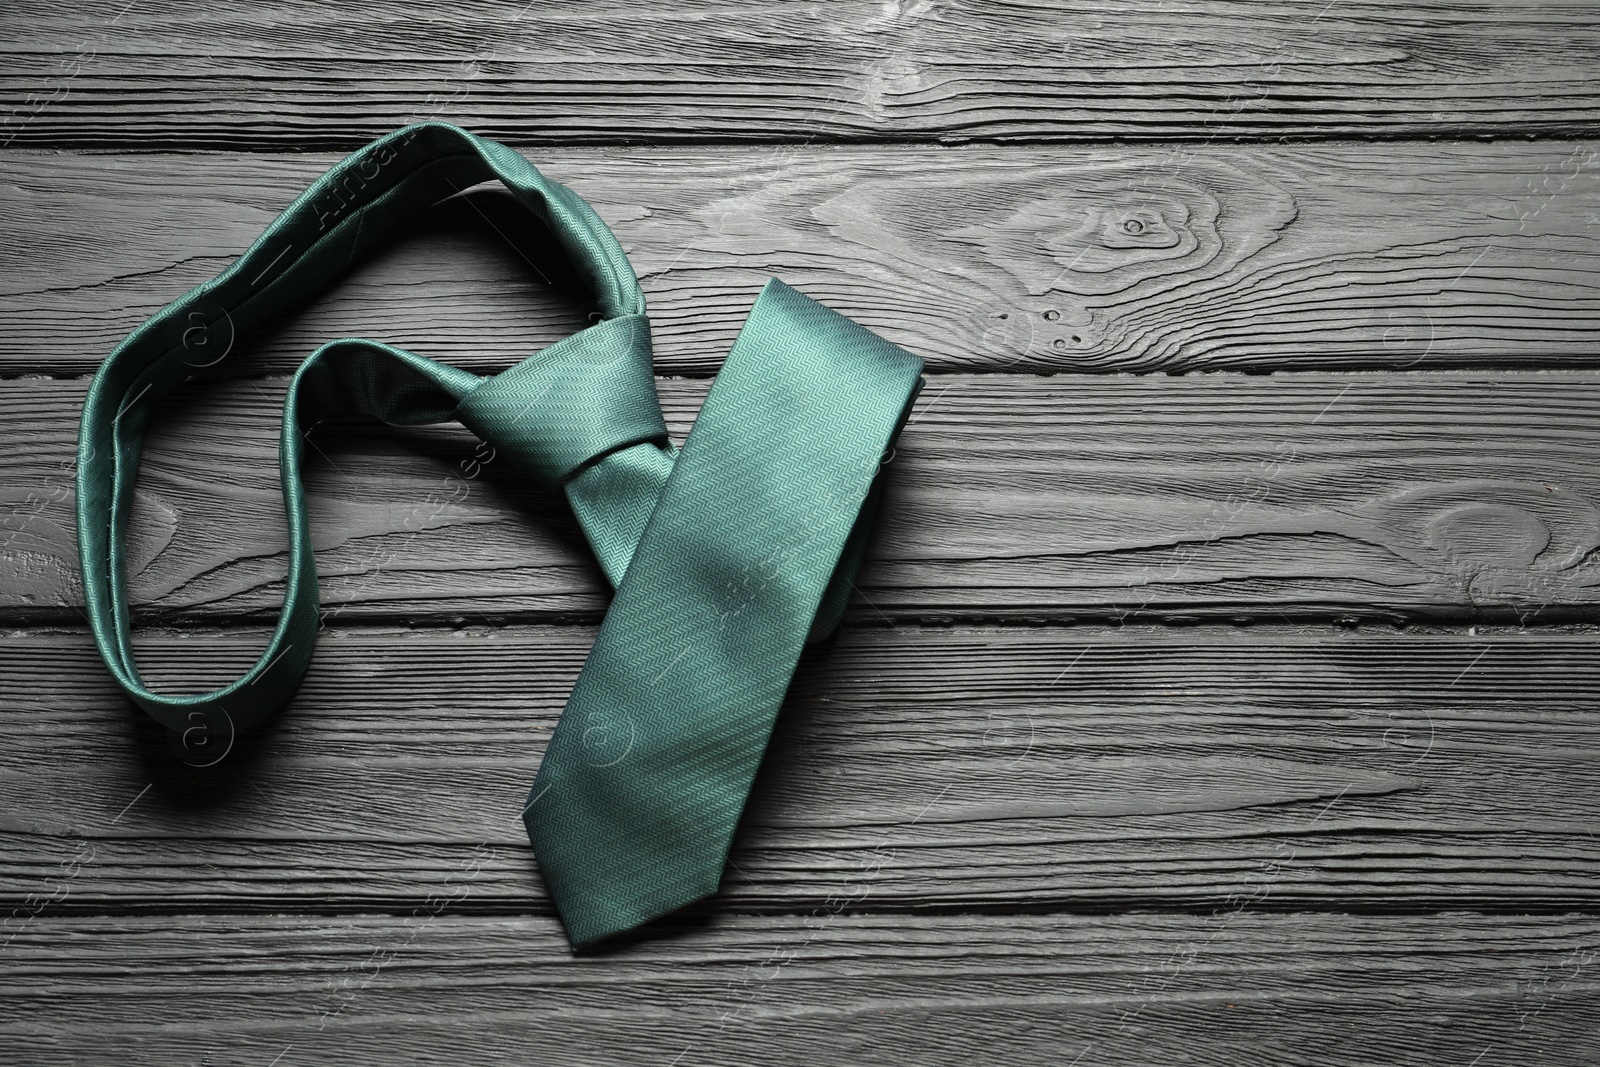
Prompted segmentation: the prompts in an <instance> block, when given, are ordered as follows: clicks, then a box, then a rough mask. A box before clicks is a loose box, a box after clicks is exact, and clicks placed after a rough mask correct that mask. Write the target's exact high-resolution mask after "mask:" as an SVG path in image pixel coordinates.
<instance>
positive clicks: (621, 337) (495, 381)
mask: <svg viewBox="0 0 1600 1067" xmlns="http://www.w3.org/2000/svg"><path fill="white" fill-rule="evenodd" d="M454 417H455V418H456V419H457V420H458V421H460V422H461V423H462V424H463V425H464V426H466V427H467V428H468V429H470V430H471V431H472V432H473V433H475V434H477V435H478V436H479V437H481V438H483V440H485V441H486V442H488V443H489V444H490V445H491V446H493V448H494V449H495V451H496V453H497V454H499V455H502V456H504V457H505V458H507V459H509V460H511V461H512V462H513V463H514V464H516V466H517V467H518V468H519V469H520V470H522V471H523V472H524V473H525V474H527V475H528V476H529V477H530V478H533V479H534V480H535V481H537V482H539V483H540V484H541V485H544V486H545V487H546V488H549V489H556V488H559V487H561V486H564V485H566V484H567V482H568V481H570V480H571V479H572V478H573V476H574V475H576V474H577V473H578V472H579V471H580V470H582V469H583V468H584V467H586V466H588V465H589V464H591V463H593V462H594V461H595V460H597V459H600V458H601V457H604V456H607V455H609V454H611V453H613V452H616V451H618V450H619V449H624V448H627V447H629V446H631V445H637V444H641V443H645V442H650V443H655V444H658V445H664V444H665V443H666V440H667V426H666V423H665V422H664V421H662V418H661V404H660V402H659V401H658V400H657V398H656V383H655V374H654V371H653V369H652V365H651V359H650V326H649V322H648V321H647V320H646V318H645V317H644V316H643V315H625V316H622V317H620V318H615V319H608V320H606V321H604V322H601V323H599V324H598V325H596V326H592V327H590V328H589V329H587V330H584V331H582V332H581V333H577V334H574V335H573V336H571V337H568V338H566V339H565V340H562V341H558V342H557V343H555V344H553V345H551V346H550V347H549V348H546V349H544V350H543V351H541V352H539V353H538V354H537V355H534V356H531V357H529V358H528V359H525V360H523V361H522V362H521V363H518V364H517V365H516V366H515V367H512V368H511V369H510V370H507V371H504V372H502V373H500V374H497V375H495V376H494V377H492V378H489V379H486V380H485V381H484V382H483V384H481V385H479V386H478V387H477V388H476V389H474V390H472V391H471V392H470V393H468V394H467V395H466V396H465V397H463V398H462V400H461V403H460V405H459V406H458V407H457V408H456V410H455V416H454Z"/></svg>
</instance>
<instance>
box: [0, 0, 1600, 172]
mask: <svg viewBox="0 0 1600 1067" xmlns="http://www.w3.org/2000/svg"><path fill="white" fill-rule="evenodd" d="M1592 16H1593V10H1592V7H1591V5H1590V4H1588V3H1585V2H1582V0H1568V2H1566V3H1550V2H1538V3H1534V2H1529V0H1521V2H1514V3H1496V4H1487V5H1486V4H1474V3H1467V2H1463V0H1448V2H1440V0H1432V2H1418V3H1409V4H1406V5H1404V6H1396V5H1393V4H1385V3H1379V2H1374V0H1340V2H1338V3H1327V2H1326V0H1295V2H1275V3H1260V4H1248V5H1243V4H1230V3H1226V2H1222V0H1180V2H1174V3H1167V2H1164V3H1161V4H1158V5H1119V4H1094V5H1089V4H1084V3H1061V2H1053V3H1052V2H1041V3H1029V4H983V3H972V2H961V0H888V2H879V0H842V2H830V3H823V4H810V5H804V6H793V5H784V6H781V7H777V8H769V7H765V6H761V5H752V4H746V3H741V2H738V0H719V2H716V3H709V4H707V3H694V4H686V3H669V4H657V5H650V6H642V5H636V4H625V3H596V4H582V5H561V4H532V3H529V2H528V0H493V2H484V3H478V4H474V5H471V6H470V7H461V6H458V5H452V6H450V7H448V8H447V9H443V10H436V9H434V8H427V9H420V10H419V9H418V8H417V7H415V6H414V5H411V4H406V3H402V2H400V0H385V2H380V3H364V4H361V5H358V6H351V5H339V4H324V3H317V2H313V0H282V2H276V3H273V4H271V5H269V6H259V5H253V4H241V3H226V4H217V3H210V2H205V3H203V2H200V0H180V2H172V3H166V4H161V5H156V4H145V5H141V6H140V7H139V8H137V9H135V10H133V11H132V12H130V11H129V10H128V9H127V5H125V4H123V3H121V2H103V3H97V4H96V5H94V6H93V8H91V9H88V10H86V9H84V8H81V7H76V6H71V7H63V6H61V5H59V4H51V3H47V2H45V0H14V2H12V3H10V4H8V5H7V8H6V10H5V13H4V15H3V16H0V27H3V29H0V40H3V41H4V42H5V43H4V46H3V50H0V71H3V75H0V108H3V111H4V113H5V120H4V122H3V123H0V138H9V139H11V140H12V141H14V142H15V143H26V144H45V145H52V146H68V145H74V146H122V145H129V144H132V145H137V146H138V147H140V148H147V147H155V146H160V147H174V146H176V147H188V146H192V145H197V144H198V145H204V146H207V147H217V146H238V147H250V148H261V147H274V146H279V145H292V146H295V147H300V146H305V145H333V146H339V147H349V146H351V145H353V144H354V143H357V142H360V141H363V140H366V139H369V138H371V137H372V136H374V135H376V134H378V133H381V132H384V131H387V130H389V129H393V128H394V127H396V126H399V125H401V124H403V123H406V122H410V121H415V120H418V119H422V118H443V119H450V120H453V121H457V122H461V123H464V124H466V125H469V126H472V127H474V128H476V129H479V130H481V131H483V132H484V133H487V134H490V135H493V136H502V137H510V138H513V139H515V140H517V141H521V142H527V143H556V144H566V143H573V142H617V141H628V142H632V141H641V140H647V141H706V140H719V141H740V140H761V141H768V140H790V141H792V140H800V139H806V140H818V141H824V140H825V141H851V140H862V139H872V140H902V141H905V140H911V141H943V142H962V141H1010V140H1020V139H1028V140H1043V139H1050V140H1072V141H1082V140H1086V139H1102V140H1103V139H1118V138H1134V139H1151V138H1184V139H1191V140H1210V139H1213V138H1218V137H1237V138H1262V139H1271V140H1277V139H1278V138H1280V137H1286V136H1287V137H1295V136H1307V135H1312V136H1328V135H1358V136H1360V135H1365V136H1379V137H1392V136H1396V135H1406V136H1420V135H1435V136H1437V135H1444V136H1461V135H1466V136H1480V135H1486V134H1488V135H1502V136H1513V137H1522V136H1526V135H1528V134H1530V133H1533V134H1544V135H1550V134H1571V133H1573V132H1583V133H1590V134H1592V133H1593V132H1594V130H1595V129H1596V124H1597V123H1600V103H1597V100H1596V98H1595V94H1594V82H1595V79H1596V77H1597V76H1600V58H1597V57H1600V30H1597V28H1596V23H1595V20H1594V19H1593V17H1592Z"/></svg>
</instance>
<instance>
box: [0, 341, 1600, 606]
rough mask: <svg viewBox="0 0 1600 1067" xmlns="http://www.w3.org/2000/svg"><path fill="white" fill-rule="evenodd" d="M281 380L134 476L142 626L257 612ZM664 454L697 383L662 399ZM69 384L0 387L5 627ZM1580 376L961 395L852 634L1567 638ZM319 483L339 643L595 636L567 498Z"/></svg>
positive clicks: (1584, 400)
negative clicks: (409, 626) (1489, 631)
mask: <svg viewBox="0 0 1600 1067" xmlns="http://www.w3.org/2000/svg"><path fill="white" fill-rule="evenodd" d="M283 384H284V383H283V381H282V380H260V379H250V380H227V381H221V382H211V383H204V384H199V385H195V386H193V387H191V388H190V391H189V392H188V393H187V394H185V395H183V396H182V397H181V398H179V399H176V400H174V401H173V402H172V403H170V404H169V405H168V407H167V408H166V411H167V414H166V415H165V416H164V417H162V418H161V419H160V420H159V423H160V426H161V429H160V430H159V431H158V432H157V433H156V434H154V435H153V436H152V439H151V442H150V446H149V448H148V449H147V452H146V464H145V466H144V468H143V469H142V472H141V475H140V477H141V481H140V483H139V484H140V488H139V490H138V496H137V500H138V506H137V507H136V509H135V518H134V522H133V525H132V527H131V535H130V538H129V543H130V546H131V567H130V578H131V588H132V591H133V594H134V598H135V602H136V605H137V606H138V608H139V609H140V613H141V616H142V617H144V618H146V619H150V620H169V621H181V620H189V621H195V620H225V619H236V618H247V619H254V620H263V619H269V618H275V617H276V613H277V610H278V606H279V604H280V602H281V597H282V589H281V583H282V579H283V575H284V573H285V560H286V543H287V538H286V534H285V532H284V529H283V520H282V517H281V516H282V500H281V495H280V492H281V491H280V487H279V484H278V472H277V462H276V455H277V434H278V420H279V418H280V415H279V406H280V402H281V396H282V390H283ZM661 387H662V393H663V397H664V401H665V407H666V410H667V412H668V418H669V423H670V425H671V426H672V428H673V430H674V432H675V433H676V434H678V435H681V434H682V433H683V432H684V431H685V430H686V428H687V425H688V423H689V421H690V419H691V418H692V417H693V414H694V412H695V411H696V410H697V408H698V405H699V403H700V402H701V400H702V398H703V397H704V394H705V390H706V383H705V382H704V381H702V380H681V379H666V380H663V381H662V382H661ZM84 388H85V386H84V383H83V382H82V381H81V380H77V381H61V380H49V379H38V378H32V379H13V380H10V381H7V382H3V383H0V419H3V420H4V424H5V425H6V426H7V427H8V428H9V431H10V432H9V433H8V434H7V435H5V436H4V437H3V438H0V504H3V505H4V506H5V508H6V512H5V516H4V517H5V522H4V528H3V538H4V540H3V541H0V576H3V581H0V611H3V613H4V614H3V617H4V618H5V619H8V620H11V621H35V622H78V621H80V620H81V615H80V614H79V611H78V604H79V603H80V594H79V579H78V560H77V550H76V541H75V533H74V526H73V521H74V520H73V514H72V476H71V463H72V456H73V445H74V440H75V433H76V420H77V415H78V408H79V405H80V403H81V398H82V395H83V391H84ZM1597 427H1600V376H1597V375H1596V374H1594V373H1593V372H1562V373H1530V372H1446V373H1412V374H1381V373H1366V374H1356V375H1336V374H1297V375H1274V376H1244V375H1207V376H1201V377H1189V378H1171V377H1166V376H1151V377H1089V376H1078V375H1073V376H1068V375H1059V376H1055V377H1049V378H1043V377H1034V376H1022V375H984V376H961V375H949V376H941V377H939V378H936V379H935V380H934V381H933V382H932V384H931V385H930V386H929V387H928V388H927V389H926V390H924V392H923V394H922V396H921V398H920V399H919V400H918V402H917V406H916V408H915V409H914V411H913V415H912V419H911V422H910V424H909V425H908V427H907V429H906V431H905V434H904V435H903V437H902V439H901V442H900V445H899V447H898V450H897V452H896V455H895V458H894V460H893V462H892V464H891V465H890V467H889V473H888V481H887V493H886V500H885V505H884V511H883V514H882V516H881V518H880V520H879V529H878V533H877V535H876V541H875V543H874V546H873V548H872V555H871V559H870V561H869V563H868V565H867V567H866V568H865V569H864V571H863V572H862V574H861V576H860V577H859V579H858V582H857V585H858V587H859V590H860V595H859V596H858V598H857V599H856V602H855V606H854V607H853V608H852V613H853V617H854V618H856V619H857V620H859V621H864V622H872V623H881V622H883V621H885V620H887V619H892V618H910V619H940V618H946V619H947V618H955V617H959V618H968V619H973V618H979V619H989V618H1010V619H1053V620H1074V619H1076V620H1087V619H1094V620H1109V621H1120V620H1124V619H1128V618H1137V619H1156V620H1166V621H1184V620H1189V619H1200V618H1228V619H1233V618H1247V619H1248V618H1255V619H1262V620H1266V621H1275V620H1279V619H1281V618H1285V617H1288V618H1296V619H1313V620H1315V619H1321V620H1331V619H1341V618H1366V619H1407V618H1415V619H1435V620H1459V621H1496V620H1498V621H1509V622H1522V623H1527V622H1540V623H1551V622H1562V621H1585V620H1593V619H1594V618H1595V617H1596V610H1595V608H1596V604H1597V602H1600V594H1597V586H1600V569H1597V568H1600V564H1597V563H1596V560H1595V549H1596V547H1597V546H1600V481H1597V478H1600V473H1597V472H1600V432H1597ZM317 440H318V441H319V448H320V451H321V454H320V455H315V454H314V455H313V462H312V467H311V474H310V477H309V480H308V487H309V494H310V512H311V516H312V528H313V535H314V538H315V545H316V551H317V563H318V570H319V573H320V575H321V586H322V598H323V604H324V606H325V609H326V610H328V611H329V612H331V613H332V614H333V615H334V616H335V617H337V618H339V619H348V620H355V619H410V618H422V619H427V618H431V619H433V620H436V621H437V620H442V619H451V618H456V617H459V618H474V619H489V620H494V619H516V618H520V619H530V620H532V619H562V618H582V619H597V618H598V616H599V614H600V612H602V611H603V610H604V607H605V604H606V589H605V585H604V582H603V579H602V578H601V577H600V575H599V572H598V569H597V568H596V566H595V565H594V563H593V561H592V559H591V557H590V554H589V551H588V549H587V547H586V545H585V544H584V542H583V538H582V535H581V534H580V533H579V532H578V530H577V528H576V525H575V524H574V523H573V521H572V520H571V518H570V515H569V513H568V511H567V508H566V505H565V503H564V501H562V500H561V499H559V498H557V497H553V496H547V495H544V494H542V493H540V492H538V491H537V490H535V489H534V488H533V487H532V486H531V484H530V483H529V482H528V481H527V480H526V479H524V478H522V477H520V476H518V475H517V474H516V472H515V471H514V470H511V469H508V468H507V466H506V464H505V463H504V462H503V461H502V462H500V463H495V462H490V463H488V464H486V465H483V464H479V463H478V459H479V458H482V454H481V453H480V452H478V451H477V448H478V446H477V445H476V443H475V441H474V439H473V438H472V437H471V436H470V435H468V434H467V433H466V431H464V430H461V429H460V428H459V427H454V428H452V429H449V430H446V429H440V430H437V431H432V432H427V433H422V432H414V433H406V434H403V435H401V434H398V433H392V432H389V431H386V430H383V429H382V428H381V427H377V426H375V425H367V424H352V425H348V426H346V427H345V428H343V429H342V430H336V431H329V432H327V433H325V434H323V435H322V436H320V437H319V438H317Z"/></svg>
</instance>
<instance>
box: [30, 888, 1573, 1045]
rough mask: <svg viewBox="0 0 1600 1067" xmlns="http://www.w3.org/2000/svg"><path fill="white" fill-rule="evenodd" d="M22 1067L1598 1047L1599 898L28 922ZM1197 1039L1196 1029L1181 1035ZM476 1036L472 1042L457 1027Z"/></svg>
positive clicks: (1188, 1033) (186, 917) (448, 913)
mask: <svg viewBox="0 0 1600 1067" xmlns="http://www.w3.org/2000/svg"><path fill="white" fill-rule="evenodd" d="M7 955H8V957H9V958H8V961H7V966H6V967H5V968H3V969H0V999H3V1002H4V1003H5V1004H6V1006H7V1012H6V1014H5V1016H4V1018H3V1019H0V1035H3V1038H4V1040H5V1042H6V1045H7V1047H8V1048H10V1049H11V1050H12V1054H13V1055H15V1056H17V1057H20V1058H21V1059H23V1060H25V1061H26V1062H28V1063H30V1064H38V1065H39V1067H48V1065H52V1064H69V1063H81V1062H85V1061H86V1060H87V1061H97V1060H98V1059H99V1058H101V1057H102V1056H103V1055H104V1053H105V1052H106V1050H108V1049H110V1048H115V1049H116V1051H117V1061H118V1062H119V1063H126V1064H130V1065H136V1064H160V1065H163V1067H165V1065H167V1064H171V1063H174V1062H184V1063H190V1062H193V1063H200V1062H204V1063H240V1064H245V1063H255V1064H267V1063H271V1062H273V1058H274V1057H278V1059H277V1061H276V1062H278V1063H279V1064H280V1065H282V1067H295V1065H299V1064H306V1063H332V1062H337V1063H342V1064H349V1065H351V1067H361V1065H366V1064H382V1065H388V1064H394V1063H407V1064H451V1063H460V1062H462V1060H461V1056H462V1047H463V1044H464V1038H467V1040H468V1041H470V1044H471V1047H472V1050H473V1053H472V1060H473V1062H483V1061H488V1060H489V1059H490V1058H493V1059H495V1060H498V1059H501V1058H503V1059H505V1061H506V1062H518V1063H525V1062H535V1063H541V1064H582V1065H588V1064H594V1063H616V1064H651V1065H661V1064H667V1063H673V1062H685V1063H696V1064H735V1065H744V1064H749V1063H752V1062H759V1063H785V1064H787V1063H795V1064H815V1063H859V1064H943V1063H950V1062H952V1061H960V1060H966V1059H974V1060H975V1061H976V1062H980V1063H1068V1062H1070V1061H1071V1059H1072V1057H1073V1056H1079V1057H1081V1062H1085V1063H1097V1064H1098V1063H1109V1064H1151V1063H1188V1064H1199V1065H1210V1067H1234V1065H1237V1064H1242V1063H1291V1062H1315V1063H1318V1064H1329V1065H1362V1067H1365V1065H1367V1064H1372V1063H1408V1064H1439V1065H1449V1067H1461V1065H1464V1064H1469V1063H1472V1062H1474V1057H1476V1058H1477V1062H1479V1063H1481V1064H1491V1063H1539V1064H1552V1065H1555V1064H1575V1065H1587V1064H1590V1063H1593V1062H1594V1061H1595V1058H1596V1057H1597V1056H1600V1036H1597V1033H1596V1030H1595V1027H1594V1025H1593V1020H1594V1013H1595V1012H1596V1011H1597V1010H1600V983H1597V982H1596V979H1595V968H1596V961H1597V959H1600V922H1596V920H1595V919H1594V918H1592V917H1590V916H1577V915H1567V916H1547V917H1508V916H1485V915H1470V914H1459V913H1447V914H1443V915H1396V916H1365V915H1293V916H1289V915H1271V914H1262V913H1258V912H1253V911H1243V912H1240V913H1238V914H1233V915H1227V916H1217V917H1211V918H1195V917H1189V916H1152V915H1130V916H1118V917H1084V918H1067V917H1059V916H988V917H979V916H962V917H926V916H919V917H910V916H898V917H897V916H871V917H864V916H852V915H832V914H829V913H827V912H826V911H822V912H820V913H818V914H815V915H809V916H804V917H793V918H789V917H783V918H777V919H767V920H760V921H753V920H750V919H725V920H721V921H716V922H713V923H711V924H709V925H704V926H699V927H690V928H688V929H685V930H684V931H683V932H682V935H681V936H679V937H675V938H667V939H662V940H655V941H649V942H645V943H642V944H635V945H631V946H627V947H625V948H622V949H619V950H614V951H612V952H608V953H605V954H601V955H597V956H580V957H576V958H575V957H572V956H571V955H569V954H568V952H567V949H566V945H565V942H564V941H563V940H562V939H561V937H560V934H559V932H558V931H557V930H556V929H555V928H554V923H553V922H552V921H551V920H542V919H464V918H461V917H458V916H456V915H454V914H452V913H450V912H448V911H446V912H443V913H441V914H439V915H429V914H427V913H423V914H422V915H420V916H418V917H416V918H414V919H412V918H408V919H404V920H402V919H395V918H378V917H363V918H355V919H328V918H318V917H307V916H293V917H291V916H282V917H278V916H273V917H263V918H231V917H201V916H174V917H165V916H162V917H151V918H147V919H138V920H132V921H115V922H108V921H105V920H94V919H55V920H48V921H37V922H34V923H32V924H30V925H29V926H27V927H26V928H24V929H22V930H20V931H19V932H18V934H17V936H16V937H15V939H14V940H13V941H12V943H11V945H10V946H9V948H8V949H7ZM1201 1034H1203V1035H1204V1040H1197V1035H1201ZM467 1035H470V1037H467Z"/></svg>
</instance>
